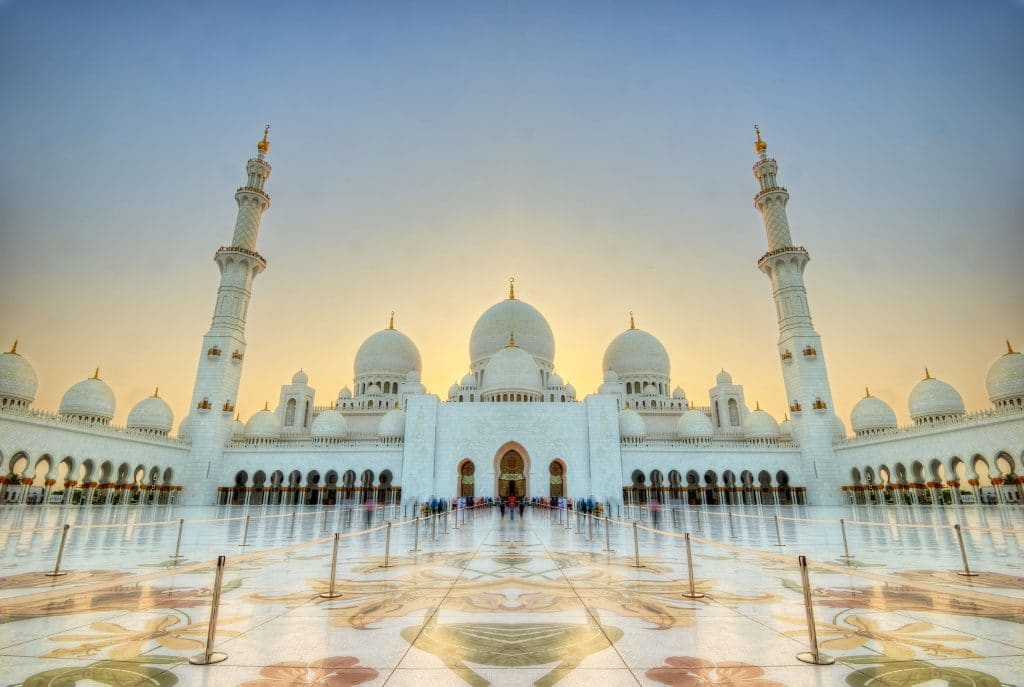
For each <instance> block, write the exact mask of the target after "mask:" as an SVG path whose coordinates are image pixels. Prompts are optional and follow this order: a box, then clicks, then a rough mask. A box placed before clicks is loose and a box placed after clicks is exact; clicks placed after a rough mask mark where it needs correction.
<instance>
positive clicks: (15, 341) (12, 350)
mask: <svg viewBox="0 0 1024 687" xmlns="http://www.w3.org/2000/svg"><path fill="white" fill-rule="evenodd" d="M1006 345H1010V342H1009V341H1007V342H1006ZM7 352H8V353H13V354H14V355H21V354H20V353H18V340H17V339H15V340H14V345H13V346H11V350H9V351H7Z"/></svg>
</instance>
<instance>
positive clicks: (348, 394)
mask: <svg viewBox="0 0 1024 687" xmlns="http://www.w3.org/2000/svg"><path fill="white" fill-rule="evenodd" d="M338 398H343V399H346V400H347V399H350V398H352V390H351V389H349V388H348V387H347V386H343V387H341V391H339V392H338Z"/></svg>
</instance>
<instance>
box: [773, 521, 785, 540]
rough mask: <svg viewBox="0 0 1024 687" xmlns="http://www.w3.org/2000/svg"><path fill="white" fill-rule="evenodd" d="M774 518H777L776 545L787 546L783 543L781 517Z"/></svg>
mask: <svg viewBox="0 0 1024 687" xmlns="http://www.w3.org/2000/svg"><path fill="white" fill-rule="evenodd" d="M772 517H773V518H775V545H776V546H785V544H783V543H782V532H781V531H780V530H779V516H778V515H773V516H772Z"/></svg>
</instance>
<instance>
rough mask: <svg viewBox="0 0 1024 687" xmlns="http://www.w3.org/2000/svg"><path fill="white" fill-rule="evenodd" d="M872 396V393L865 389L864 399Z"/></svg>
mask: <svg viewBox="0 0 1024 687" xmlns="http://www.w3.org/2000/svg"><path fill="white" fill-rule="evenodd" d="M870 395H871V391H870V390H869V389H868V388H867V387H864V398H867V397H868V396H870Z"/></svg>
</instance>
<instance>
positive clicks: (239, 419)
mask: <svg viewBox="0 0 1024 687" xmlns="http://www.w3.org/2000/svg"><path fill="white" fill-rule="evenodd" d="M241 421H242V414H241V413H235V422H241Z"/></svg>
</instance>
